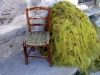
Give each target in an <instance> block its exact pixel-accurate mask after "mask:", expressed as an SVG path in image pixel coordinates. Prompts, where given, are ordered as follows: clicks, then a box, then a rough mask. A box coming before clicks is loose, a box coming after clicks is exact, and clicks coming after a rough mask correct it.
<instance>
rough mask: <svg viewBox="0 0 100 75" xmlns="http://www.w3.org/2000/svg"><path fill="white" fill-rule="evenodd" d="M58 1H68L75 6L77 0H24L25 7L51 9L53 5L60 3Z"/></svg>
mask: <svg viewBox="0 0 100 75" xmlns="http://www.w3.org/2000/svg"><path fill="white" fill-rule="evenodd" d="M60 1H69V2H71V3H73V4H75V5H77V4H78V0H26V3H27V7H30V6H47V7H49V6H50V7H52V6H53V5H54V4H56V3H58V2H60Z"/></svg>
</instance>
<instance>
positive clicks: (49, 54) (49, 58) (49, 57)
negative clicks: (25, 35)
mask: <svg viewBox="0 0 100 75" xmlns="http://www.w3.org/2000/svg"><path fill="white" fill-rule="evenodd" d="M47 51H48V60H49V62H50V66H51V67H52V60H51V53H50V45H49V44H47Z"/></svg>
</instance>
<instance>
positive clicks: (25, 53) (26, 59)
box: [23, 44, 28, 65]
mask: <svg viewBox="0 0 100 75" xmlns="http://www.w3.org/2000/svg"><path fill="white" fill-rule="evenodd" d="M23 49H24V55H25V64H26V65H28V54H27V47H26V45H25V44H23Z"/></svg>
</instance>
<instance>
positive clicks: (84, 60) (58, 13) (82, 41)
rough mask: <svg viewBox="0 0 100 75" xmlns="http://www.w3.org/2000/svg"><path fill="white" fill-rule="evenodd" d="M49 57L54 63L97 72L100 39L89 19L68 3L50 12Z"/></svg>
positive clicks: (83, 71)
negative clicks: (50, 56)
mask: <svg viewBox="0 0 100 75" xmlns="http://www.w3.org/2000/svg"><path fill="white" fill-rule="evenodd" d="M50 31H51V32H50V33H51V43H50V47H51V48H50V49H51V55H52V61H53V64H56V65H60V66H66V67H68V66H70V67H72V66H78V67H79V71H80V72H81V73H84V75H88V71H90V70H94V71H95V70H97V69H100V68H99V67H100V65H99V63H100V40H99V38H98V34H97V32H96V30H95V28H94V25H93V24H92V23H91V21H90V19H89V18H88V16H87V15H86V14H85V13H84V12H83V11H82V10H80V9H78V8H77V7H76V6H75V5H73V4H71V3H70V2H68V1H63V2H59V3H57V4H55V5H54V6H53V7H52V11H51V25H50Z"/></svg>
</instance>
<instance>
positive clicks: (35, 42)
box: [23, 7, 52, 66]
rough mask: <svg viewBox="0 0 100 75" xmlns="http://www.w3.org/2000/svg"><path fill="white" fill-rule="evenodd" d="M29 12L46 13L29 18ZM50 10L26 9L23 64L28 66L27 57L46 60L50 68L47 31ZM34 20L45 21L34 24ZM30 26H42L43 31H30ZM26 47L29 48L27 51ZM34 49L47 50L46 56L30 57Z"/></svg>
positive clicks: (39, 8) (44, 8)
mask: <svg viewBox="0 0 100 75" xmlns="http://www.w3.org/2000/svg"><path fill="white" fill-rule="evenodd" d="M30 11H35V12H38V11H47V13H48V14H47V16H41V15H39V16H38V17H37V16H35V17H32V16H30ZM50 12H51V9H50V8H46V7H31V8H27V9H26V18H27V23H28V32H27V33H26V35H25V40H24V42H23V49H24V54H25V63H26V64H28V57H33V58H47V59H48V61H49V63H50V66H52V60H51V54H50V45H49V39H50V36H49V29H50ZM35 20H45V24H42V23H38V24H37V23H35V24H34V21H35ZM37 22H38V21H37ZM32 26H44V29H45V30H44V31H32ZM28 47H31V48H30V50H29V51H28ZM34 47H45V48H46V49H47V56H42V55H40V56H33V55H30V53H31V52H32V49H34Z"/></svg>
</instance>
